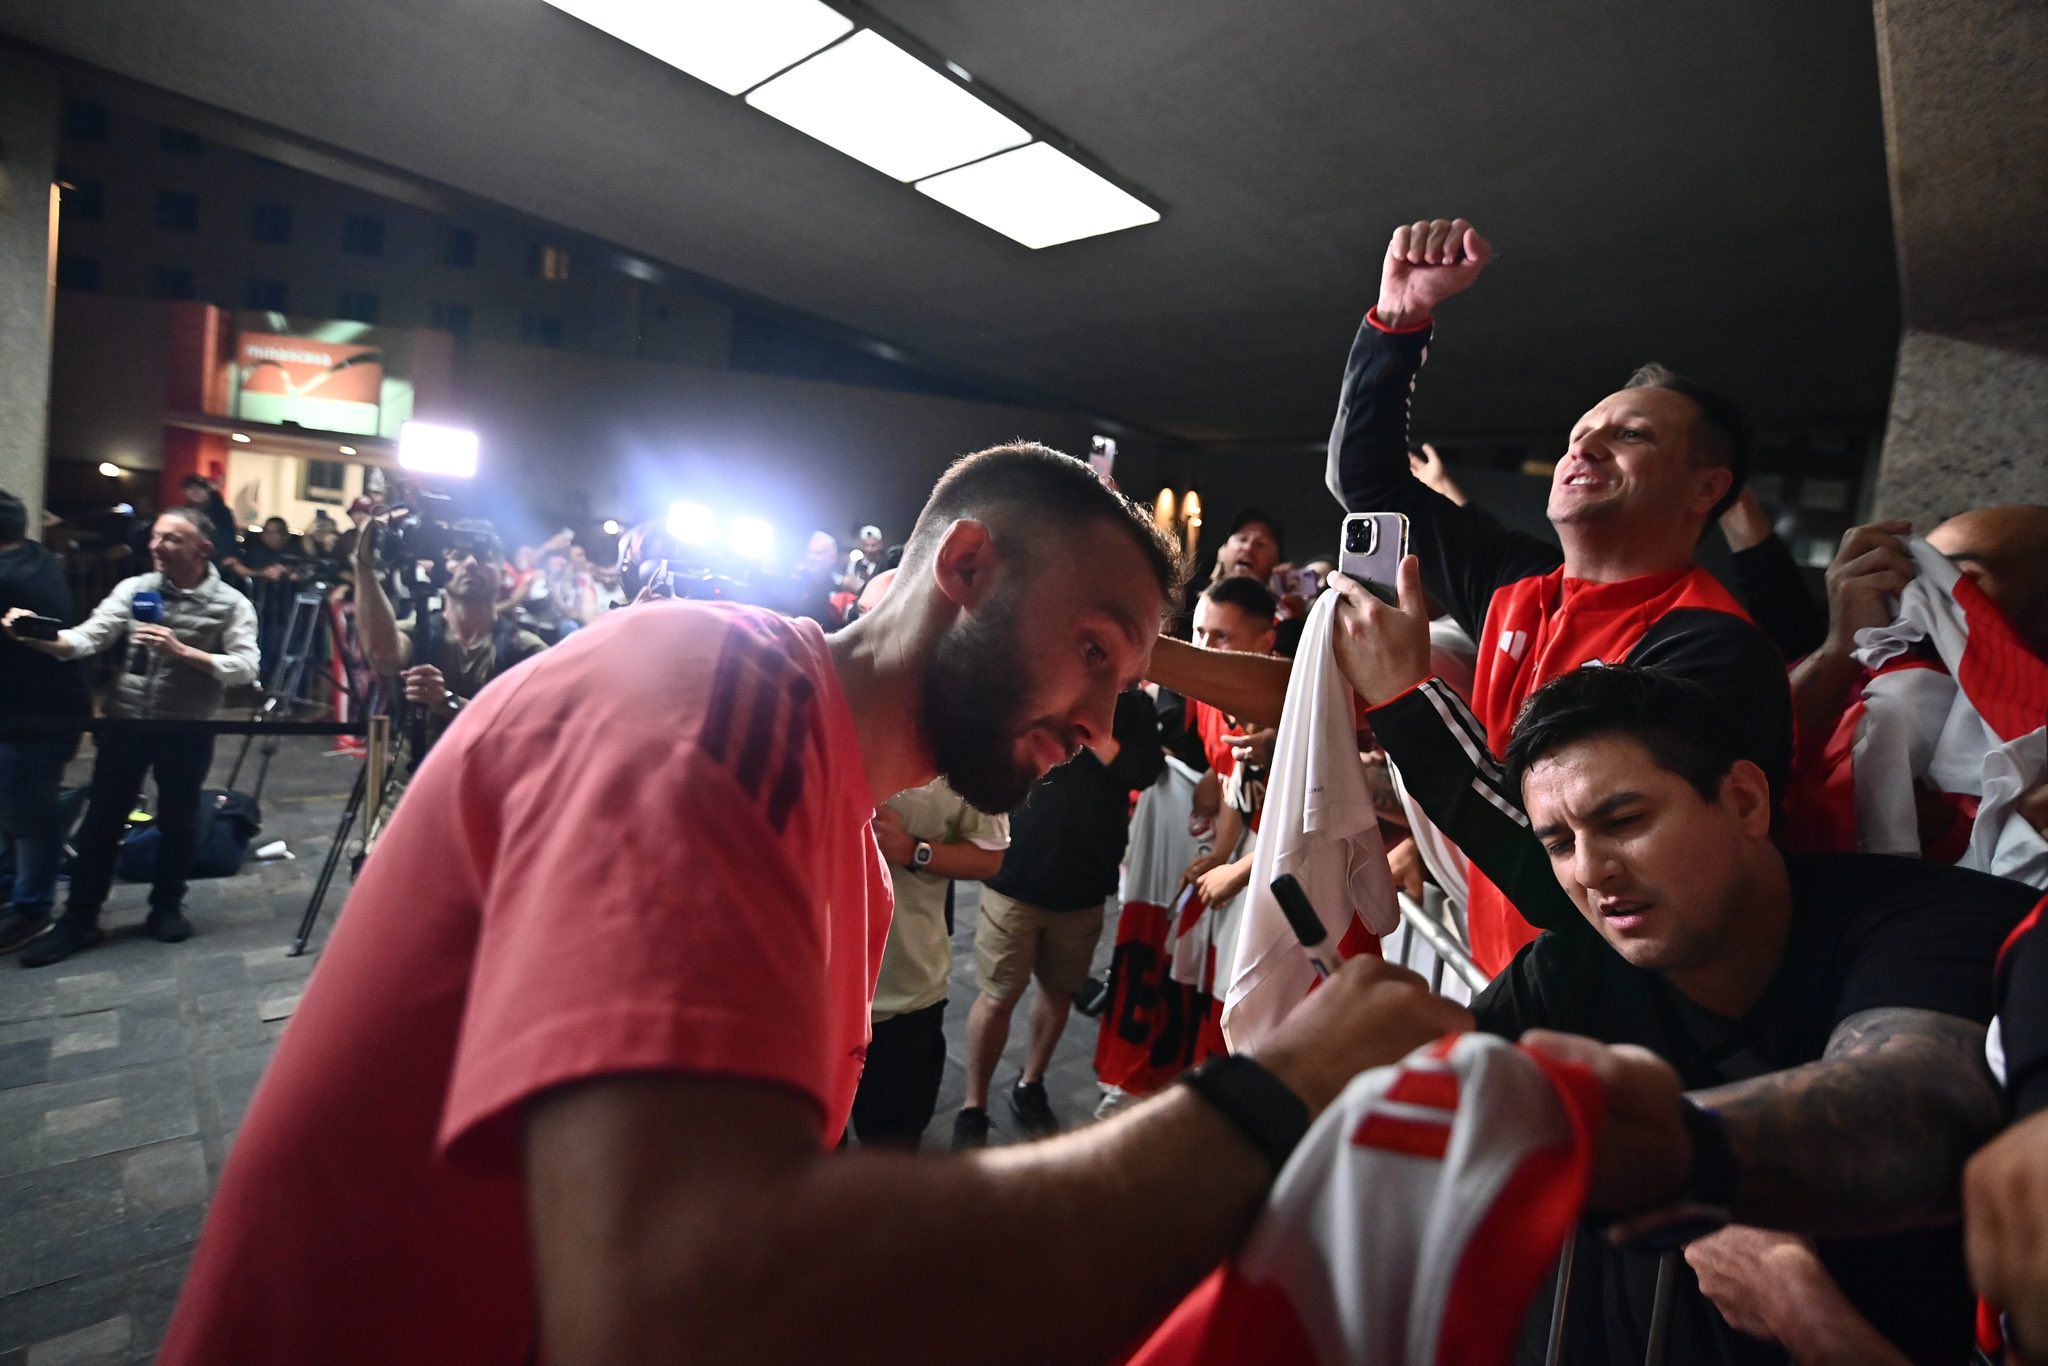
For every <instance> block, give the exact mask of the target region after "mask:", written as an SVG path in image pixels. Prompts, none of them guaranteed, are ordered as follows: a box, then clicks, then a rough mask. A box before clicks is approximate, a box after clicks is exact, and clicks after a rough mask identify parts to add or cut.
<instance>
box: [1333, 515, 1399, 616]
mask: <svg viewBox="0 0 2048 1366" xmlns="http://www.w3.org/2000/svg"><path fill="white" fill-rule="evenodd" d="M1337 545H1338V551H1337V570H1338V572H1339V573H1342V574H1345V575H1348V576H1350V577H1351V578H1354V579H1357V580H1358V581H1359V582H1360V583H1362V584H1364V585H1365V586H1366V588H1367V589H1369V590H1370V591H1371V592H1372V594H1373V595H1374V596H1375V597H1377V598H1379V599H1380V600H1381V601H1383V602H1387V603H1393V602H1397V601H1399V593H1398V590H1397V589H1396V588H1395V585H1396V584H1397V583H1398V582H1399V577H1398V576H1399V573H1400V569H1401V561H1402V560H1403V559H1405V558H1407V555H1408V519H1407V518H1406V517H1404V516H1402V515H1401V514H1400V513H1398V512H1354V513H1352V514H1351V515H1350V516H1349V517H1346V518H1345V519H1344V529H1343V532H1342V533H1341V535H1340V536H1339V537H1338V540H1337Z"/></svg>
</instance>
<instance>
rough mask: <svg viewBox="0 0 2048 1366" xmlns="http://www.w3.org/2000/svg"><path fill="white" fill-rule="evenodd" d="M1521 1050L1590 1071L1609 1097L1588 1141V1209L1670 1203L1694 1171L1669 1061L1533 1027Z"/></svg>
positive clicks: (1632, 1208)
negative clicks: (1591, 1140)
mask: <svg viewBox="0 0 2048 1366" xmlns="http://www.w3.org/2000/svg"><path fill="white" fill-rule="evenodd" d="M1522 1044H1523V1046H1524V1047H1526V1048H1528V1049H1530V1050H1531V1051H1533V1052H1537V1053H1541V1054H1543V1055H1544V1056H1545V1057H1548V1058H1555V1059H1557V1060H1558V1061H1559V1062H1568V1063H1576V1064H1577V1065H1579V1066H1580V1067H1583V1068H1586V1069H1587V1070H1588V1071H1590V1072H1591V1073H1592V1074H1593V1076H1594V1078H1595V1079H1596V1080H1597V1081H1598V1082H1599V1083H1600V1089H1601V1091H1602V1092H1603V1093H1605V1095H1606V1098H1607V1105H1606V1118H1605V1119H1604V1120H1603V1122H1602V1123H1601V1125H1600V1134H1599V1136H1598V1137H1597V1138H1596V1139H1595V1140H1594V1143H1593V1176H1592V1181H1591V1184H1590V1185H1589V1186H1588V1187H1587V1190H1586V1207H1587V1208H1588V1209H1597V1210H1606V1211H1610V1212H1613V1213H1618V1214H1628V1213H1632V1212H1634V1211H1638V1210H1644V1209H1654V1208H1656V1207H1657V1206H1659V1205H1663V1204H1666V1203H1668V1202H1669V1201H1670V1200H1671V1198H1672V1196H1674V1195H1675V1194H1676V1193H1677V1191H1678V1188H1679V1186H1680V1185H1681V1184H1683V1182H1684V1181H1685V1178H1686V1176H1687V1174H1688V1173H1690V1172H1691V1171H1692V1140H1691V1139H1689V1138H1687V1137H1686V1133H1685V1124H1684V1122H1683V1121H1682V1120H1680V1119H1679V1116H1678V1102H1679V1098H1680V1096H1681V1095H1682V1094H1683V1092H1682V1091H1681V1089H1680V1087H1679V1084H1678V1073H1676V1072H1674V1071H1672V1070H1671V1064H1669V1063H1667V1062H1665V1061H1664V1060H1663V1059H1661V1058H1659V1057H1658V1056H1657V1055H1656V1054H1654V1053H1652V1052H1650V1051H1649V1050H1648V1049H1647V1048H1638V1047H1636V1046H1635V1045H1634V1044H1603V1043H1596V1042H1595V1041H1593V1040H1592V1039H1586V1038H1581V1037H1579V1036H1578V1035H1576V1034H1558V1033H1553V1032H1552V1031H1550V1030H1547V1029H1532V1030H1530V1031H1529V1032H1528V1033H1527V1034H1524V1035H1523V1036H1522Z"/></svg>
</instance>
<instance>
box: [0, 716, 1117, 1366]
mask: <svg viewBox="0 0 2048 1366" xmlns="http://www.w3.org/2000/svg"><path fill="white" fill-rule="evenodd" d="M235 744H236V742H233V741H230V740H223V741H222V742H221V743H220V746H219V750H220V752H219V754H218V755H217V757H216V761H215V766H214V773H213V777H212V779H211V785H222V784H224V783H225V780H226V776H227V772H228V765H229V764H230V763H231V762H232V760H233V758H234V749H235ZM324 748H325V742H324V741H322V740H319V739H317V738H289V739H286V740H284V741H283V742H282V747H281V749H280V752H279V754H278V757H277V760H276V762H275V764H274V765H273V767H272V769H271V773H270V778H269V782H268V785H267V789H266V791H265V793H264V797H263V809H264V819H265V828H264V831H263V834H262V835H261V836H259V838H258V841H257V842H258V843H259V844H261V843H264V842H266V841H268V840H271V839H280V838H281V839H283V840H285V841H286V842H287V843H288V844H289V845H290V847H291V849H292V851H293V852H294V853H295V854H296V855H297V856H298V857H297V858H296V860H293V861H288V862H268V863H256V862H253V861H252V862H250V863H249V864H247V865H246V866H245V867H244V869H243V871H242V873H241V874H240V875H239V876H237V877H234V878H229V879H222V880H217V881H202V882H195V883H193V884H192V891H191V895H190V897H189V898H188V901H187V908H188V911H189V913H190V916H191V919H192V922H193V925H194V926H195V928H196V930H197V933H196V934H195V936H194V937H193V938H192V939H191V940H190V941H188V942H187V943H184V944H178V945H164V944H158V943H156V942H154V941H152V940H150V939H148V938H146V937H145V936H144V935H143V934H142V929H141V924H142V916H143V911H144V905H143V900H144V897H145V894H146V892H147V889H146V888H144V887H140V886H117V888H116V890H115V893H114V896H113V898H112V899H111V901H110V902H109V904H108V908H107V913H106V916H105V919H104V922H103V923H104V925H105V927H106V929H107V932H108V933H107V939H106V942H105V943H104V944H102V945H101V946H100V947H98V948H95V949H92V950H90V951H88V952H85V953H81V954H79V955H77V956H76V957H74V958H72V959H70V960H69V961H67V962H64V963H59V964H56V965H54V966H51V967H46V968H37V969H32V970H24V969H22V968H21V967H20V966H19V964H18V963H17V961H16V960H15V959H14V958H13V957H11V956H10V957H6V958H0V1366H17V1363H27V1364H28V1366H80V1364H82V1363H100V1362H110V1363H111V1362H129V1361H147V1360H149V1359H150V1357H151V1355H152V1353H153V1352H154V1350H155V1347H156V1344H157V1342H158V1341H159V1339H160V1338H161V1337H162V1334H163V1330H164V1325H165V1323H166V1321H167V1320H168V1318H169V1316H170V1312H171V1308H172V1306H173V1305H174V1304H175V1302H176V1299H177V1293H178V1287H179V1284H180V1282H181V1280H182V1278H183V1275H184V1269H185V1264H186V1261H187V1259H188V1258H189V1257H190V1255H191V1247H192V1242H193V1239H194V1238H195V1237H197V1235H198V1231H199V1225H200V1221H201V1219H202V1217H203V1216H204V1214H205V1209H206V1202H207V1199H208V1197H209V1195H210V1194H211V1192H212V1188H213V1182H214V1180H215V1179H216V1178H217V1177H218V1176H219V1173H220V1167H221V1162H222V1160H223V1159H224V1158H225V1157H226V1155H227V1150H228V1145H229V1144H230V1143H231V1142H232V1140H233V1138H234V1133H235V1129H236V1127H237V1126H238V1125H239V1124H240V1122H241V1117H242V1112H243V1110H244V1109H245V1108H246V1107H247V1105H248V1103H249V1097H250V1095H251V1094H252V1093H253V1091H254V1090H255V1087H256V1082H257V1079H258V1078H259V1077H260V1076H261V1075H262V1072H263V1068H264V1066H265V1064H266V1063H267V1062H268V1061H269V1058H270V1052H271V1048H272V1045H273V1044H274V1043H275V1041H276V1039H277V1036H278V1034H279V1033H280V1032H281V1031H282V1030H283V1028H284V1025H285V1022H286V1020H287V1019H288V1018H289V1016H290V1014H291V1010H292V1007H293V1006H294V1004H295V1003H296V1002H297V999H298V996H299V993H300V991H301V990H302V989H303V987H304V984H305V979H306V975H307V973H309V972H310V971H311V970H312V969H313V967H314V965H315V964H316V963H317V962H318V958H317V951H318V948H319V946H320V944H321V942H322V941H323V940H324V937H325V931H326V929H327V928H328V927H329V926H331V925H332V923H333V920H334V917H335V916H336V915H337V914H338V913H339V911H340V908H341V904H342V899H343V894H344V893H345V891H346V887H345V885H342V884H340V883H338V884H337V886H336V887H335V889H334V891H333V892H332V893H331V894H330V896H329V898H328V901H327V905H326V909H325V911H324V913H323V916H322V919H321V923H320V927H319V929H318V930H317V931H316V933H315V935H314V939H313V944H312V951H310V952H309V953H307V954H306V955H305V956H304V957H300V958H289V957H287V956H286V949H287V948H288V946H289V944H290V941H291V937H292V933H293V931H294V929H295V928H296V926H297V923H298V919H299V916H300V915H301V913H302V912H303V911H304V909H305V905H306V900H307V897H308V895H309V893H310V890H311V887H312V883H313V879H314V877H315V875H316V874H317V873H318V870H319V863H320V859H321V858H322V856H323V855H324V854H325V853H326V850H327V847H328V844H329V842H330V840H331V839H332V836H333V833H334V826H335V822H336V820H337V819H338V817H339V815H340V811H341V806H342V803H343V800H344V799H345V797H346V795H347V792H348V787H349V784H350V783H351V782H352V781H353V780H354V777H355V768H356V765H355V763H354V762H353V761H351V760H345V759H339V758H328V757H326V756H325V755H324V754H323V753H322V751H323V750H324ZM251 763H252V764H253V763H254V756H252V757H251ZM88 767H89V764H88V760H87V759H85V758H81V760H80V761H79V763H78V765H77V766H76V768H75V774H76V776H75V777H74V781H79V782H82V781H83V777H84V774H85V772H86V771H87V770H88ZM252 780H253V773H252V771H251V770H247V769H245V771H244V773H243V776H242V780H241V786H242V787H244V788H245V789H246V788H247V786H248V785H249V783H250V782H251V781H252ZM960 891H961V895H960V896H959V898H958V910H957V915H956V921H957V924H958V927H959V928H958V932H957V933H956V934H955V936H954V948H955V963H954V983H955V989H954V991H953V994H952V998H951V1001H952V1003H951V1006H950V1007H949V1009H948V1011H947V1017H948V1018H947V1035H948V1037H947V1044H948V1059H947V1070H946V1078H945V1082H944V1084H943V1086H942V1087H941V1090H940V1095H939V1112H938V1115H937V1116H936V1118H935V1119H934V1120H933V1123H932V1128H931V1130H930V1131H929V1134H928V1139H927V1145H928V1146H936V1147H943V1146H944V1145H945V1143H946V1141H947V1139H948V1137H949V1136H950V1134H951V1132H952V1122H953V1112H954V1110H955V1109H956V1108H957V1107H958V1105H959V1103H960V1096H961V1092H962V1090H963V1078H962V1073H961V1062H960V1060H961V1052H962V1041H963V1038H964V1033H965V1027H966V1024H965V1022H966V1014H967V1007H968V1004H969V1003H970V1002H971V1000H972V999H973V994H974V987H973V959H972V954H971V951H970V950H971V947H972V943H973V924H974V919H975V897H974V888H972V887H971V886H963V887H962V888H961V889H960ZM1114 937H1115V924H1114V919H1113V918H1112V921H1111V924H1110V926H1109V927H1108V928H1107V929H1106V930H1105V931H1104V940H1105V943H1104V944H1103V946H1102V947H1101V948H1100V949H1099V950H1098V955H1097V956H1098V963H1106V962H1107V961H1108V954H1109V945H1108V941H1111V940H1113V939H1114ZM1029 1008H1030V1005H1029V1001H1028V1000H1027V1001H1026V1002H1024V1003H1023V1004H1022V1005H1020V1006H1019V1008H1018V1013H1017V1018H1016V1020H1015V1022H1014V1027H1013V1029H1012V1032H1011V1040H1010V1047H1009V1051H1008V1053H1007V1054H1006V1056H1005V1058H1004V1061H1003V1065H1002V1066H1001V1068H999V1069H998V1071H997V1074H996V1088H995V1089H996V1090H1000V1088H1001V1087H1003V1086H1005V1085H1007V1084H1008V1083H1009V1082H1010V1081H1012V1080H1014V1079H1015V1076H1016V1074H1017V1070H1018V1068H1019V1066H1020V1065H1021V1060H1022V1056H1023V1049H1024V1043H1025V1033H1026V1018H1027V1014H1028V1011H1029ZM1095 1030H1096V1024H1095V1021H1092V1020H1087V1019H1083V1018H1082V1017H1080V1016H1078V1015H1076V1016H1073V1017H1072V1018H1071V1021H1070V1025H1069V1028H1068V1030H1067V1033H1066V1036H1065V1038H1064V1039H1063V1040H1062V1041H1061V1044H1060V1048H1059V1051H1058V1053H1057V1054H1056V1055H1055V1058H1054V1065H1053V1068H1052V1070H1051V1073H1050V1074H1049V1075H1048V1077H1047V1088H1048V1090H1049V1092H1050V1093H1051V1097H1052V1102H1053V1106H1054V1108H1055V1109H1056V1110H1057V1111H1058V1112H1059V1113H1060V1114H1061V1115H1062V1116H1063V1117H1065V1118H1066V1119H1068V1120H1069V1121H1070V1122H1073V1123H1079V1122H1083V1121H1085V1120H1086V1118H1087V1117H1088V1115H1089V1113H1090V1111H1091V1110H1092V1109H1093V1107H1094V1105H1095V1102H1096V1100H1097V1099H1098V1096H1099V1092H1098V1091H1097V1088H1096V1086H1095V1081H1094V1073H1093V1070H1092V1067H1091V1064H1090V1060H1091V1058H1092V1057H1093V1053H1094V1045H1095ZM994 1118H995V1121H996V1125H997V1128H996V1130H995V1133H994V1134H993V1136H992V1137H993V1138H994V1140H995V1141H997V1142H1003V1141H1009V1140H1014V1139H1015V1137H1016V1136H1017V1135H1016V1129H1015V1126H1014V1124H1011V1123H1009V1122H1008V1121H1009V1116H1008V1115H1007V1114H1006V1113H1004V1111H1003V1110H1002V1107H1001V1102H1000V1100H998V1101H997V1104H996V1107H995V1115H994Z"/></svg>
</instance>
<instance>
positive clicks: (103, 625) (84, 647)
mask: <svg viewBox="0 0 2048 1366" xmlns="http://www.w3.org/2000/svg"><path fill="white" fill-rule="evenodd" d="M137 582H138V580H136V579H123V580H122V581H121V582H120V583H117V584H115V585H114V591H113V592H111V593H109V594H107V595H106V596H105V597H104V598H101V599H100V603H99V606H97V607H95V608H93V609H92V615H90V616H88V617H87V618H86V619H85V620H84V621H81V622H80V623H78V625H76V626H73V627H70V628H68V629H66V630H62V631H59V632H58V633H57V638H56V639H55V640H53V641H50V642H48V644H49V645H50V646H51V647H52V648H50V649H49V650H47V651H46V653H48V654H53V655H55V656H56V657H57V658H59V659H79V658H82V657H83V656H85V655H96V654H98V653H99V652H100V651H102V650H104V649H107V648H108V647H109V646H111V645H113V644H115V643H116V642H117V641H120V640H121V639H123V638H124V637H125V636H126V635H127V634H128V627H129V625H130V623H131V622H132V621H133V620H134V616H135V607H134V603H135V585H136V583H137Z"/></svg>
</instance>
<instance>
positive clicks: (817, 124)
mask: <svg viewBox="0 0 2048 1366" xmlns="http://www.w3.org/2000/svg"><path fill="white" fill-rule="evenodd" d="M747 103H748V104H751V105H753V106H754V107H755V108H756V109H759V110H760V111H761V112H762V113H764V114H771V115H773V116H774V117H776V118H778V119H781V120H782V121H783V122H784V123H786V124H788V125H789V126H790V127H792V128H794V129H796V130H797V131H799V132H802V133H808V134H810V135H811V136H812V137H814V138H816V139H817V140H818V141H820V142H822V143H824V144H825V145H826V146H828V147H832V148H836V149H837V150H839V151H841V152H844V153H846V155H848V156H850V157H852V158H853V159H854V160H856V161H861V162H865V163H867V164H868V165H870V166H872V167H874V168H875V169H876V170H878V171H880V172H882V174H884V175H890V176H894V177H896V179H898V180H917V179H920V178H921V177H924V176H928V175H932V174H933V173H935V172H938V171H943V170H946V169H947V168H948V167H952V166H958V165H960V164H961V163H962V162H967V161H973V160H974V159H975V158H977V157H985V156H987V155H988V154H989V153H991V152H999V151H1001V150H1002V149H1003V148H1005V147H1015V146H1018V145H1019V144H1021V143H1025V142H1029V141H1030V140H1031V134H1030V133H1029V132H1027V131H1026V130H1025V129H1024V128H1023V127H1022V126H1020V125H1019V124H1018V123H1016V122H1015V121H1014V120H1012V119H1009V118H1006V117H1005V116H1004V115H1002V114H1000V113H998V112H997V111H996V110H995V109H994V108H992V107H990V106H989V105H986V104H984V103H982V102H981V101H980V100H979V99H977V98H975V97H974V96H973V95H971V94H969V93H968V92H967V91H965V90H963V89H962V88H961V87H960V86H959V85H957V84H955V83H954V82H952V81H950V80H948V79H946V77H945V76H943V75H941V74H940V73H939V72H937V71H934V70H932V68H930V67H928V66H926V65H925V64H924V63H923V62H921V61H919V60H918V59H917V58H915V57H913V56H911V55H910V54H909V53H908V52H905V51H904V50H903V49H902V48H900V47H898V46H896V44H894V43H892V42H890V41H889V40H888V39H887V38H884V37H883V36H882V35H881V34H879V33H876V32H875V31H874V30H872V29H863V30H861V31H860V32H859V33H856V34H854V35H853V36H852V37H851V38H848V39H847V40H846V41H845V42H843V43H841V44H839V45H838V46H837V47H834V48H831V49H829V50H827V51H825V52H821V53H819V54H818V55H817V56H815V57H813V58H811V59H810V60H809V61H807V62H804V63H803V64H802V65H801V66H798V67H795V68H793V69H792V70H789V71H785V72H783V73H782V74H781V75H780V76H777V77H776V78H775V79H774V80H772V81H769V82H768V83H767V84H766V85H763V86H762V87H761V88H760V89H758V90H756V91H754V92H753V93H752V94H750V95H748V96H747Z"/></svg>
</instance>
